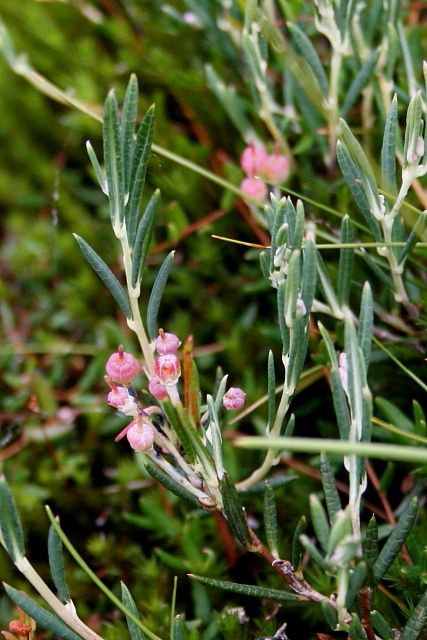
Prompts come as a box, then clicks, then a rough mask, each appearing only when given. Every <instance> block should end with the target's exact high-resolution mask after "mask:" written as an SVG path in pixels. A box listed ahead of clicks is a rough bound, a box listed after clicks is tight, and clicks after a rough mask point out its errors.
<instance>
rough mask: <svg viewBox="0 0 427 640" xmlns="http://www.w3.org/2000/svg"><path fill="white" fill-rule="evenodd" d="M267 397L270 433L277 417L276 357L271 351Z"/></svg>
mask: <svg viewBox="0 0 427 640" xmlns="http://www.w3.org/2000/svg"><path fill="white" fill-rule="evenodd" d="M267 375H268V382H267V396H268V421H267V429H268V430H269V431H270V430H271V428H272V426H273V423H274V419H275V417H276V373H275V369H274V356H273V352H272V351H271V350H270V351H269V353H268V367H267Z"/></svg>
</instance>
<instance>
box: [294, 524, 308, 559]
mask: <svg viewBox="0 0 427 640" xmlns="http://www.w3.org/2000/svg"><path fill="white" fill-rule="evenodd" d="M306 529H307V519H306V517H305V516H301V518H300V519H299V520H298V524H297V526H296V527H295V531H294V535H293V537H292V555H291V562H292V566H293V567H294V568H295V570H298V568H299V566H300V564H301V561H302V554H303V549H304V547H303V546H302V544H301V540H300V536H301V535H302V534H303V533H304V532H305V531H306Z"/></svg>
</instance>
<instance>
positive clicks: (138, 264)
mask: <svg viewBox="0 0 427 640" xmlns="http://www.w3.org/2000/svg"><path fill="white" fill-rule="evenodd" d="M159 203H160V191H159V190H158V189H156V191H155V192H154V193H153V195H152V196H151V198H150V200H149V201H148V204H147V206H146V207H145V210H144V213H143V215H142V216H141V220H140V221H139V224H138V228H137V230H136V236H135V241H134V244H133V249H132V278H131V280H132V286H133V287H135V286H136V283H137V282H138V280H139V279H142V274H143V271H144V267H145V263H146V260H147V256H148V252H149V249H150V244H151V238H152V237H153V230H154V223H155V219H156V215H157V211H158V208H159Z"/></svg>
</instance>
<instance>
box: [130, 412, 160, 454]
mask: <svg viewBox="0 0 427 640" xmlns="http://www.w3.org/2000/svg"><path fill="white" fill-rule="evenodd" d="M155 432H156V430H155V428H154V427H153V425H152V424H150V423H149V422H143V421H142V420H141V418H138V419H137V420H135V421H134V424H132V425H131V426H130V427H129V429H128V431H127V433H126V437H127V439H128V442H129V444H130V446H131V447H132V449H134V451H147V449H151V447H152V446H153V442H154V435H155Z"/></svg>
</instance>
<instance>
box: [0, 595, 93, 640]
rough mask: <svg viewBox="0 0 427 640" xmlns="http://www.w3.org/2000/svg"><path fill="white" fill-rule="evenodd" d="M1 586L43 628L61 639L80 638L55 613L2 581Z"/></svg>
mask: <svg viewBox="0 0 427 640" xmlns="http://www.w3.org/2000/svg"><path fill="white" fill-rule="evenodd" d="M3 586H4V588H5V591H6V593H7V595H8V596H9V598H10V599H11V600H12V601H13V602H14V603H15V604H16V605H17V606H18V607H20V608H21V609H22V610H23V611H24V612H25V613H26V614H27V615H29V616H31V618H33V619H34V620H35V621H36V622H37V624H39V625H40V626H41V627H43V629H47V630H48V631H51V632H52V633H54V634H55V635H56V636H58V637H59V638H61V639H62V640H81V636H80V635H77V633H75V632H74V631H72V630H71V629H70V628H69V627H67V625H65V624H64V623H63V622H62V620H60V618H58V617H57V616H56V615H55V614H53V613H51V612H50V611H48V610H47V609H44V608H43V607H41V606H40V605H39V604H37V602H35V600H32V598H29V597H28V596H27V595H25V594H24V593H22V591H18V589H14V588H13V587H11V586H10V585H8V584H6V583H3Z"/></svg>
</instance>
